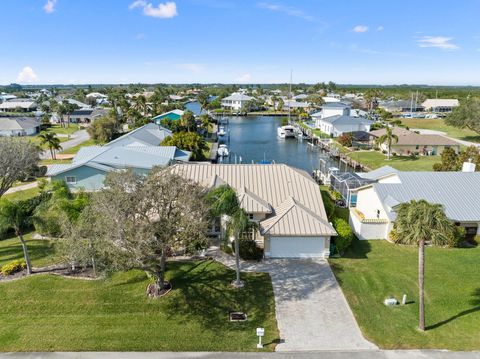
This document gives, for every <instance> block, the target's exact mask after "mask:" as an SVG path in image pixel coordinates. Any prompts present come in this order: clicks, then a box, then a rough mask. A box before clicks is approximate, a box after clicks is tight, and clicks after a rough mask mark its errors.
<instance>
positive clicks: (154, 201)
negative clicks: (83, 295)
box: [88, 168, 208, 296]
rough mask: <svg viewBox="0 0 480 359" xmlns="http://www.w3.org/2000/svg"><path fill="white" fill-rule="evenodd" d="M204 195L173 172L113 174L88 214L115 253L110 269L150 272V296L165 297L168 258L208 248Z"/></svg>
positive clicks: (96, 196)
mask: <svg viewBox="0 0 480 359" xmlns="http://www.w3.org/2000/svg"><path fill="white" fill-rule="evenodd" d="M204 196H205V193H204V190H203V189H202V188H201V187H199V185H197V184H195V183H193V182H191V181H188V180H186V179H184V178H182V177H180V176H177V175H175V174H173V173H172V172H171V170H170V169H168V168H167V169H162V168H154V169H153V170H152V171H151V172H150V174H149V175H148V176H139V175H136V174H134V173H133V172H132V171H123V172H110V173H109V174H108V175H107V177H106V179H105V188H104V189H103V190H101V191H100V192H98V193H96V194H95V195H94V196H93V199H92V204H91V208H89V209H88V211H89V213H91V215H92V216H93V217H94V218H95V219H96V220H97V223H98V224H97V225H96V228H97V229H100V230H101V233H100V234H99V236H101V237H102V238H103V239H104V241H106V242H108V244H109V245H110V247H111V248H112V252H111V255H110V257H109V261H110V263H108V265H109V266H110V267H111V268H112V269H123V270H127V269H133V268H136V269H141V270H144V271H146V272H147V273H149V274H150V275H151V276H152V277H153V278H154V279H155V283H154V284H153V286H150V288H149V295H152V296H158V295H160V294H161V293H162V292H163V290H164V289H165V288H166V283H165V270H166V264H167V263H166V261H167V258H168V257H169V256H171V255H172V254H173V253H175V252H177V251H182V252H186V253H192V252H195V251H197V250H199V249H201V248H205V247H206V244H207V241H206V233H207V229H208V207H207V205H206V202H205V199H204Z"/></svg>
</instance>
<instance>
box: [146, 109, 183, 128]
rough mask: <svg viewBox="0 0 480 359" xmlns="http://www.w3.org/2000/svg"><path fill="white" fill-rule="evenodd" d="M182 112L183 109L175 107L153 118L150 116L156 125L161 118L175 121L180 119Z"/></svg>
mask: <svg viewBox="0 0 480 359" xmlns="http://www.w3.org/2000/svg"><path fill="white" fill-rule="evenodd" d="M184 113H185V111H182V110H178V109H175V110H172V111H168V112H165V113H162V114H161V115H158V116H155V117H154V118H152V121H153V122H155V123H156V124H158V125H159V124H160V123H161V122H162V120H168V121H177V120H179V119H180V117H182V116H183V114H184Z"/></svg>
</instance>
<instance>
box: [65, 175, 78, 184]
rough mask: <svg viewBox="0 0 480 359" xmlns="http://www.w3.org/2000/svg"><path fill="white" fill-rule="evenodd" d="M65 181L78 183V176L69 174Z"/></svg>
mask: <svg viewBox="0 0 480 359" xmlns="http://www.w3.org/2000/svg"><path fill="white" fill-rule="evenodd" d="M65 182H67V184H75V183H77V177H75V176H67V177H65Z"/></svg>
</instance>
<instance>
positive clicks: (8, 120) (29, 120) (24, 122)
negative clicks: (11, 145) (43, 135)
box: [0, 117, 40, 137]
mask: <svg viewBox="0 0 480 359" xmlns="http://www.w3.org/2000/svg"><path fill="white" fill-rule="evenodd" d="M38 132H40V121H39V120H38V119H36V118H33V117H0V136H1V137H5V136H7V137H14V136H32V135H35V134H37V133H38Z"/></svg>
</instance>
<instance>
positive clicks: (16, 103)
mask: <svg viewBox="0 0 480 359" xmlns="http://www.w3.org/2000/svg"><path fill="white" fill-rule="evenodd" d="M17 107H20V108H24V109H33V108H35V107H37V103H36V102H35V101H32V100H20V99H16V100H8V101H5V102H3V103H2V104H0V108H1V109H5V110H7V109H15V108H17Z"/></svg>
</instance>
